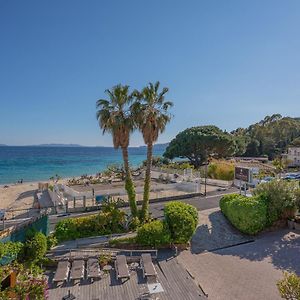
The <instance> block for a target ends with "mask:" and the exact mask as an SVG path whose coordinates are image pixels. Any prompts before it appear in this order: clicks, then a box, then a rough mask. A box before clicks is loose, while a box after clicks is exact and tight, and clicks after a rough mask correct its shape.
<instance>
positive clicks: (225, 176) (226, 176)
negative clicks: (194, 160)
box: [207, 161, 234, 180]
mask: <svg viewBox="0 0 300 300" xmlns="http://www.w3.org/2000/svg"><path fill="white" fill-rule="evenodd" d="M207 176H208V177H209V178H213V179H220V180H233V177H234V164H232V163H228V162H224V161H220V162H213V163H211V164H210V165H209V166H208V170H207Z"/></svg>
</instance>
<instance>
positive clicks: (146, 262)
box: [140, 253, 157, 278]
mask: <svg viewBox="0 0 300 300" xmlns="http://www.w3.org/2000/svg"><path fill="white" fill-rule="evenodd" d="M140 265H141V269H142V271H143V277H144V278H145V277H156V276H157V272H156V270H155V267H154V265H153V262H152V258H151V255H150V254H149V253H144V254H142V255H141V259H140Z"/></svg>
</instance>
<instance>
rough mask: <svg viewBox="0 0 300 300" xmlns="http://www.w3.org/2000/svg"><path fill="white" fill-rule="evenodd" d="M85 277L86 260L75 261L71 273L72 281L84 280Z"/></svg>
mask: <svg viewBox="0 0 300 300" xmlns="http://www.w3.org/2000/svg"><path fill="white" fill-rule="evenodd" d="M83 276H84V260H83V259H78V260H74V261H73V263H72V269H71V272H70V279H71V280H80V279H82V278H83Z"/></svg>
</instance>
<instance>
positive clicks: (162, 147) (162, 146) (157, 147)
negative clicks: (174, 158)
mask: <svg viewBox="0 0 300 300" xmlns="http://www.w3.org/2000/svg"><path fill="white" fill-rule="evenodd" d="M168 145H169V143H165V144H155V145H154V146H153V150H156V151H164V150H166V148H167V147H168ZM138 148H140V149H144V148H145V149H146V148H147V146H140V147H138Z"/></svg>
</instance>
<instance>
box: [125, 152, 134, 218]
mask: <svg viewBox="0 0 300 300" xmlns="http://www.w3.org/2000/svg"><path fill="white" fill-rule="evenodd" d="M122 154H123V160H124V169H125V189H126V191H127V195H128V201H129V206H130V210H131V215H132V216H133V217H137V205H136V200H135V188H134V183H133V180H132V176H131V171H130V167H129V159H128V148H127V147H126V148H122Z"/></svg>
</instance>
